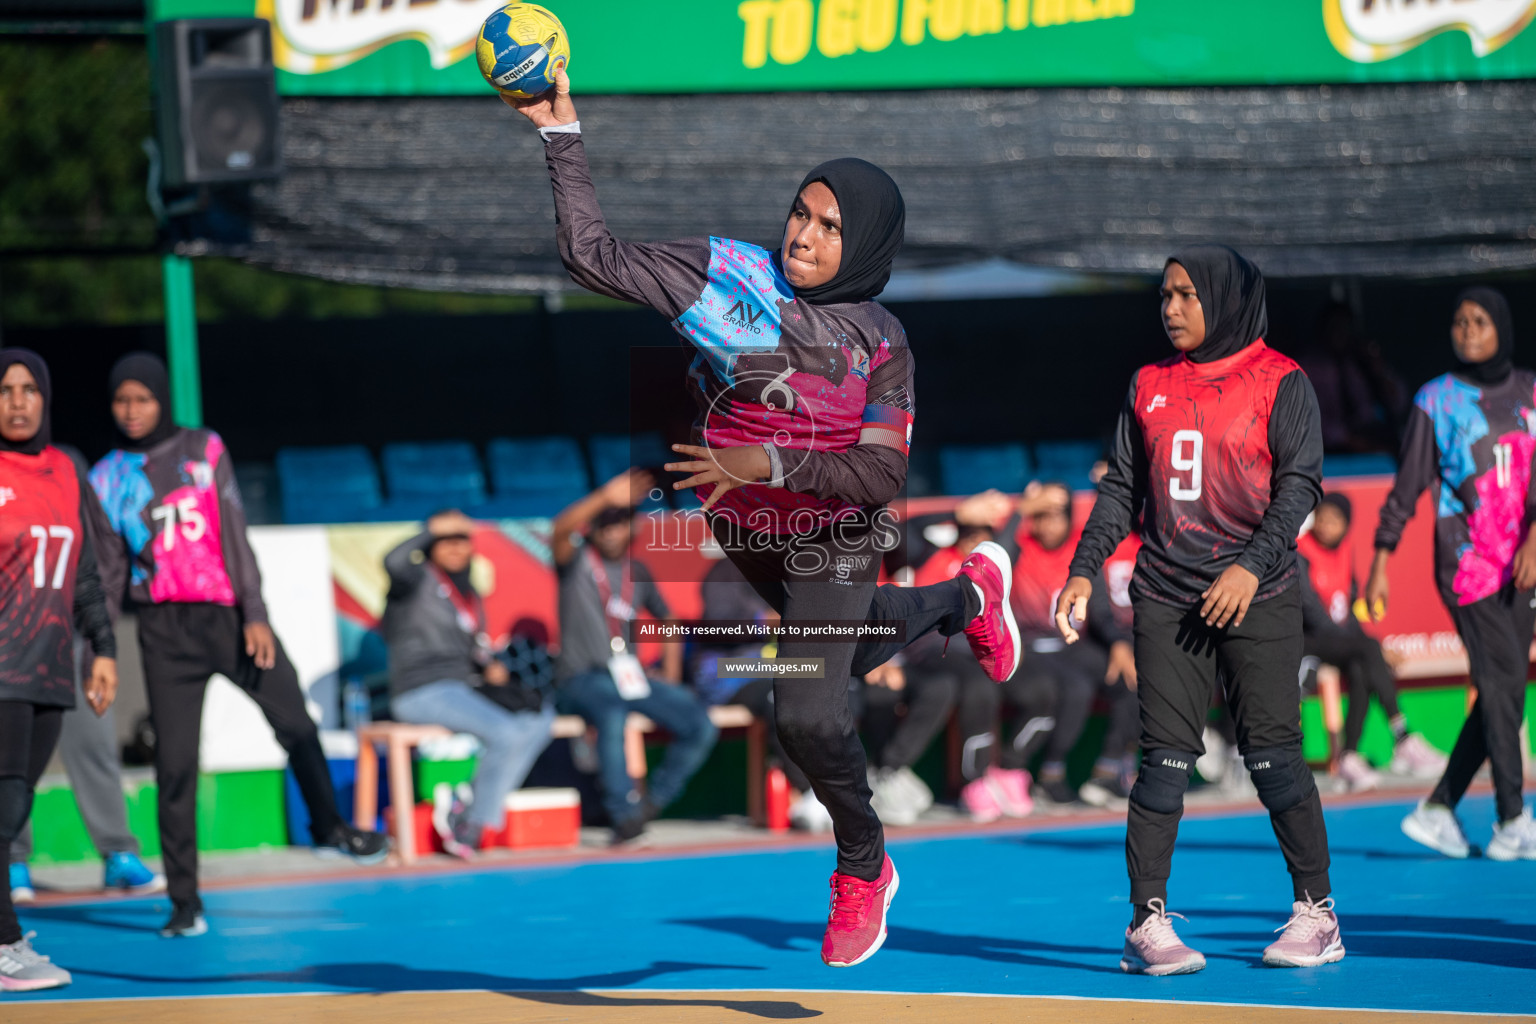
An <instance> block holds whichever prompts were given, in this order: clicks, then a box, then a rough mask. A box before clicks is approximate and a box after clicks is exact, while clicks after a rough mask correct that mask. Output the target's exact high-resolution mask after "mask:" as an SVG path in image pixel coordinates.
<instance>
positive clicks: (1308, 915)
mask: <svg viewBox="0 0 1536 1024" xmlns="http://www.w3.org/2000/svg"><path fill="white" fill-rule="evenodd" d="M1275 931H1277V932H1278V931H1281V929H1280V928H1276V929H1275ZM1343 959H1344V942H1343V940H1342V939H1340V937H1339V919H1338V916H1337V915H1336V914H1334V912H1333V897H1332V896H1329V897H1326V898H1324V899H1322V900H1319V901H1315V902H1314V901H1313V900H1311V899H1306V900H1297V901H1296V902H1295V903H1293V904H1291V919H1290V921H1288V922H1286V924H1285V927H1284V934H1282V935H1281V936H1280V937H1279V938H1278V939H1276V940H1275V941H1274V942H1272V943H1270V944H1269V945H1268V946H1266V947H1265V949H1264V962H1265V963H1266V964H1268V965H1269V966H1271V967H1317V966H1319V965H1321V964H1331V963H1335V962H1336V961H1339V960H1343Z"/></svg>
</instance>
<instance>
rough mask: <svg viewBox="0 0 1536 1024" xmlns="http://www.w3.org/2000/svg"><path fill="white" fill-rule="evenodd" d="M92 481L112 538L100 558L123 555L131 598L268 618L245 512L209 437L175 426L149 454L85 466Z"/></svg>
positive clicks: (119, 454)
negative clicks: (220, 608) (232, 610)
mask: <svg viewBox="0 0 1536 1024" xmlns="http://www.w3.org/2000/svg"><path fill="white" fill-rule="evenodd" d="M91 486H92V487H94V488H95V490H96V494H97V495H98V496H99V497H100V498H101V504H102V507H103V508H104V509H105V510H106V513H107V518H108V520H109V521H110V522H111V524H112V529H113V530H114V532H115V533H116V535H117V539H116V543H114V544H111V545H108V544H103V545H102V548H103V550H102V553H101V558H102V561H103V563H104V564H106V563H109V562H114V561H115V562H119V563H121V562H126V564H127V572H126V573H124V575H127V576H128V590H129V594H130V596H132V598H133V600H134V601H136V602H137V603H139V604H164V603H174V604H216V605H223V606H225V607H238V608H239V609H240V612H241V614H242V615H243V616H244V618H245V621H247V622H266V621H267V608H266V605H265V603H263V601H262V599H261V573H260V571H259V570H258V569H257V567H256V556H255V554H254V553H252V551H251V545H250V541H249V540H248V539H247V538H246V535H245V509H244V507H243V506H242V505H241V503H240V490H239V488H238V487H237V486H236V484H235V474H234V469H233V467H232V466H231V465H230V461H229V453H228V452H227V451H226V450H225V448H224V442H223V440H222V439H221V438H220V437H219V435H218V434H216V433H214V432H213V431H211V430H206V429H198V430H178V431H176V432H175V433H174V434H172V435H171V436H170V437H168V438H166V439H165V440H164V441H161V442H160V443H159V444H156V445H154V446H153V447H151V448H150V449H149V450H148V451H142V452H133V451H126V450H124V449H121V448H119V449H116V450H114V451H112V452H109V453H108V454H107V456H106V457H105V458H103V459H102V460H101V461H100V462H98V463H96V465H95V466H94V467H93V468H92V469H91ZM108 596H109V598H110V599H111V600H113V601H118V600H121V597H122V595H121V594H109V595H108Z"/></svg>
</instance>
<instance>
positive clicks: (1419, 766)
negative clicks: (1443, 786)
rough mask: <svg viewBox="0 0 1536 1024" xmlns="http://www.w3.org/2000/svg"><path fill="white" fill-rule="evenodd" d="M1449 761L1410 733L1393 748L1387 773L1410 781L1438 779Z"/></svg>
mask: <svg viewBox="0 0 1536 1024" xmlns="http://www.w3.org/2000/svg"><path fill="white" fill-rule="evenodd" d="M1449 761H1450V759H1449V758H1448V757H1446V756H1445V755H1444V754H1442V753H1440V751H1438V750H1436V749H1435V748H1434V747H1432V746H1430V745H1429V742H1428V741H1427V740H1425V739H1424V737H1423V736H1421V735H1419V734H1418V733H1416V732H1411V733H1409V734H1408V735H1407V736H1404V737H1403V742H1401V743H1399V744H1398V745H1397V746H1396V747H1394V748H1393V750H1392V760H1391V762H1390V763H1388V765H1387V771H1389V772H1391V773H1392V774H1394V775H1406V776H1408V777H1409V778H1412V779H1426V780H1427V779H1438V778H1439V777H1440V776H1442V775H1444V774H1445V766H1446V764H1447V763H1448V762H1449Z"/></svg>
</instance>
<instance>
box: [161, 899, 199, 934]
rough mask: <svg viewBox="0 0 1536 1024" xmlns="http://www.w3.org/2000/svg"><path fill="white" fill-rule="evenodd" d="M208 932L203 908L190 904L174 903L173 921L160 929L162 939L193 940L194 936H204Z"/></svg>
mask: <svg viewBox="0 0 1536 1024" xmlns="http://www.w3.org/2000/svg"><path fill="white" fill-rule="evenodd" d="M207 930H208V921H207V919H206V918H204V917H203V908H202V907H194V906H192V904H190V903H172V904H171V919H170V920H169V921H167V922H165V926H164V927H163V928H161V929H160V937H161V938H165V939H178V938H191V937H192V936H194V935H202V934H203V933H204V932H206V931H207Z"/></svg>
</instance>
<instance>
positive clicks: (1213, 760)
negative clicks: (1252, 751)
mask: <svg viewBox="0 0 1536 1024" xmlns="http://www.w3.org/2000/svg"><path fill="white" fill-rule="evenodd" d="M1201 738H1202V739H1203V740H1204V741H1205V753H1203V754H1201V755H1200V756H1199V757H1197V758H1195V771H1197V772H1199V773H1200V777H1201V778H1202V779H1204V780H1205V781H1206V782H1209V783H1212V784H1213V785H1214V784H1215V783H1218V782H1220V781H1221V780H1222V779H1224V778H1226V775H1227V741H1226V740H1224V739H1222V738H1221V733H1219V732H1217V731H1216V730H1215V729H1212V728H1211V727H1210V726H1206V727H1205V735H1204V736H1203V737H1201Z"/></svg>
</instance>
